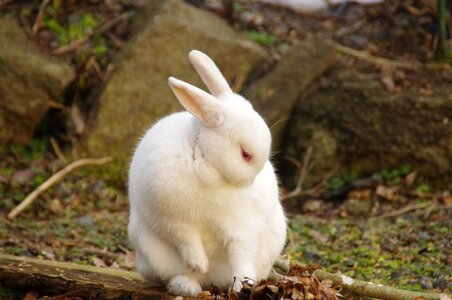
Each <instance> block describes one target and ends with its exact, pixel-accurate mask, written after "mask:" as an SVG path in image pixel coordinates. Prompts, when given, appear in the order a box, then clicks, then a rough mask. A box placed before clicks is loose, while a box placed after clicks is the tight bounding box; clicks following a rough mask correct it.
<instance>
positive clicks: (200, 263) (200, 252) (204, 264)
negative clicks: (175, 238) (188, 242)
mask: <svg viewBox="0 0 452 300" xmlns="http://www.w3.org/2000/svg"><path fill="white" fill-rule="evenodd" d="M180 253H181V256H182V258H183V259H184V261H185V263H186V264H187V267H189V268H190V269H192V270H193V271H195V272H199V273H201V274H206V273H207V269H208V268H209V260H208V259H207V256H206V254H205V253H204V249H202V248H200V249H193V248H192V247H190V248H189V247H184V248H182V249H181V250H180Z"/></svg>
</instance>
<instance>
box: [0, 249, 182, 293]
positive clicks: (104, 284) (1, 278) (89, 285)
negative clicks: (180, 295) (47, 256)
mask: <svg viewBox="0 0 452 300" xmlns="http://www.w3.org/2000/svg"><path fill="white" fill-rule="evenodd" d="M0 286H6V287H11V288H20V289H22V290H24V289H28V290H30V291H31V290H33V291H37V292H39V294H40V296H44V295H66V296H72V297H75V296H79V297H82V298H83V299H127V300H141V299H151V300H152V299H174V298H175V297H174V296H173V295H170V294H168V293H166V292H165V291H164V290H161V289H156V288H149V287H146V284H145V282H144V279H143V278H142V277H141V276H140V275H139V274H138V273H136V272H130V271H125V270H121V269H115V268H101V267H95V266H86V265H79V264H73V263H67V262H57V261H49V260H42V259H36V258H29V257H18V256H12V255H5V254H0Z"/></svg>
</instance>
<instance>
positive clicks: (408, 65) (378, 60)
mask: <svg viewBox="0 0 452 300" xmlns="http://www.w3.org/2000/svg"><path fill="white" fill-rule="evenodd" d="M333 47H334V48H336V50H338V51H339V52H342V53H344V54H347V55H351V56H354V57H357V58H360V59H363V60H366V61H368V62H371V63H374V64H378V65H387V66H391V67H396V68H401V69H408V70H415V69H421V68H426V69H446V70H448V69H451V68H452V67H451V66H450V65H449V64H438V63H427V64H423V63H420V62H418V61H399V60H392V59H388V58H384V57H378V56H375V55H372V54H370V53H368V52H367V51H359V50H355V49H352V48H349V47H346V46H343V45H340V44H337V43H333Z"/></svg>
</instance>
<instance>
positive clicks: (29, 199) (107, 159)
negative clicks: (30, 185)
mask: <svg viewBox="0 0 452 300" xmlns="http://www.w3.org/2000/svg"><path fill="white" fill-rule="evenodd" d="M112 160H113V159H112V157H110V156H108V157H103V158H99V159H95V158H85V159H80V160H77V161H74V162H73V163H71V164H70V165H68V166H66V167H65V168H64V169H61V170H60V171H58V172H56V173H55V174H53V175H52V176H51V177H50V178H49V179H47V180H46V181H45V182H44V183H42V184H41V185H40V186H39V187H38V188H37V189H35V190H34V191H33V192H32V193H31V194H29V195H28V196H27V197H26V198H25V199H24V200H22V202H21V203H20V204H19V205H18V206H16V207H15V208H14V209H13V210H11V211H10V212H9V214H8V218H9V219H14V218H15V217H16V216H17V215H18V214H19V213H20V212H21V211H23V210H24V209H25V208H27V207H28V206H29V205H30V204H31V203H32V202H33V201H34V200H35V199H36V198H38V196H39V195H40V194H41V193H42V192H44V191H45V190H47V189H48V188H50V187H52V186H53V185H55V184H56V183H57V182H59V181H61V180H62V179H63V177H64V176H66V175H67V174H69V173H71V172H72V171H73V170H75V169H77V168H80V167H83V166H87V165H103V164H106V163H109V162H111V161H112Z"/></svg>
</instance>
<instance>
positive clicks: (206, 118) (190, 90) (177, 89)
mask: <svg viewBox="0 0 452 300" xmlns="http://www.w3.org/2000/svg"><path fill="white" fill-rule="evenodd" d="M168 83H169V86H170V87H171V89H172V90H173V93H174V94H175V95H176V97H177V100H179V102H180V104H182V106H183V107H184V108H185V109H186V110H187V111H189V112H190V113H191V114H192V115H193V116H195V117H196V118H198V119H199V120H200V121H202V122H203V123H204V124H206V125H207V126H208V127H212V128H213V127H216V126H219V125H221V124H222V123H223V121H224V115H223V111H222V109H221V107H220V105H219V103H218V100H217V99H216V98H215V97H213V96H212V95H210V94H208V93H206V92H205V91H203V90H201V89H199V88H197V87H195V86H193V85H191V84H188V83H186V82H184V81H182V80H179V79H176V78H174V77H170V78H168Z"/></svg>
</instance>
